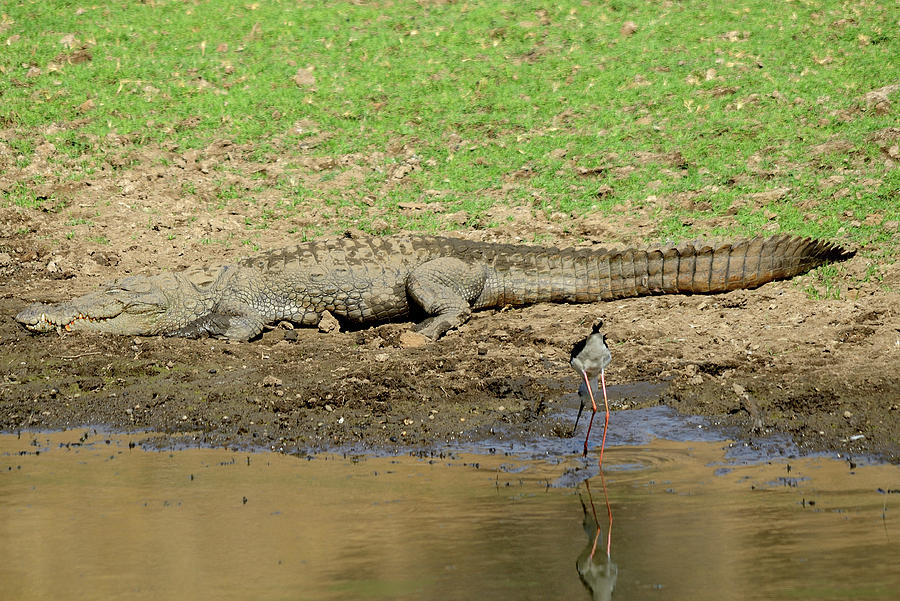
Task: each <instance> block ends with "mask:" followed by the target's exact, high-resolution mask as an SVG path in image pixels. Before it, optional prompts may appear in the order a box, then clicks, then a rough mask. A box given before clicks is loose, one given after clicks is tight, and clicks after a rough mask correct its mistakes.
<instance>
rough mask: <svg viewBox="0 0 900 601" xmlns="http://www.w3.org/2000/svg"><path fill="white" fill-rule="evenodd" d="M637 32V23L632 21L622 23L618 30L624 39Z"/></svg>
mask: <svg viewBox="0 0 900 601" xmlns="http://www.w3.org/2000/svg"><path fill="white" fill-rule="evenodd" d="M637 30H638V26H637V23H635V22H634V21H625V22H624V23H622V29H620V30H619V33H621V34H622V35H623V36H625V37H628V36H630V35H631V34H633V33H634V32H635V31H637Z"/></svg>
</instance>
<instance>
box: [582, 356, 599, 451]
mask: <svg viewBox="0 0 900 601" xmlns="http://www.w3.org/2000/svg"><path fill="white" fill-rule="evenodd" d="M581 375H583V376H584V383H585V384H586V385H587V389H588V394H589V395H590V397H591V421H589V422H588V430H587V434H586V435H585V437H584V454H582V457H587V451H588V449H587V446H588V440H589V439H590V438H591V426H593V425H594V415H596V413H597V403H596V402H595V401H594V391H592V390H591V382H590V380H589V379H588V375H587V372H586V371H583V370H582V372H581Z"/></svg>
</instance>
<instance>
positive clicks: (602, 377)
mask: <svg viewBox="0 0 900 601" xmlns="http://www.w3.org/2000/svg"><path fill="white" fill-rule="evenodd" d="M600 383H601V384H603V406H604V407H605V408H606V422H605V423H604V424H603V442H601V443H600V467H601V468H602V467H603V449H604V448H606V431H607V430H608V429H609V401H608V400H607V399H606V374H605V373H604V370H602V369H601V370H600ZM592 400H593V399H592ZM585 444H587V443H585Z"/></svg>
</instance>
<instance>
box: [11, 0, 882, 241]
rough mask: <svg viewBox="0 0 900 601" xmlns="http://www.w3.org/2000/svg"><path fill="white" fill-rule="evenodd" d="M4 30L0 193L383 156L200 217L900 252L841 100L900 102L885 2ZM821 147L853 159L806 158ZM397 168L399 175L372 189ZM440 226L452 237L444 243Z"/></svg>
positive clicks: (851, 110)
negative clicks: (607, 226) (518, 222)
mask: <svg viewBox="0 0 900 601" xmlns="http://www.w3.org/2000/svg"><path fill="white" fill-rule="evenodd" d="M2 12H3V15H2V18H0V41H2V42H6V45H5V46H4V52H3V53H2V54H0V127H2V128H4V129H5V131H6V132H7V135H5V136H3V137H2V138H0V147H2V146H5V147H6V148H4V149H3V150H4V153H5V156H7V157H9V161H6V162H0V169H2V170H4V171H8V170H9V169H12V168H20V169H21V168H26V167H28V166H29V165H32V164H33V163H34V162H35V161H36V160H38V154H39V150H38V149H39V147H40V146H41V144H43V143H46V142H49V143H52V144H53V145H54V146H55V147H56V149H57V150H58V153H59V155H60V156H61V157H63V158H65V157H68V158H69V159H71V161H72V162H70V163H67V164H65V165H60V166H59V171H66V173H65V177H66V178H68V179H72V180H74V181H78V179H79V178H82V177H91V176H92V174H94V175H95V170H96V169H97V168H99V167H100V166H102V165H104V164H105V161H107V160H108V155H109V154H115V153H119V156H120V157H121V160H120V161H118V162H116V163H112V165H111V169H112V170H113V171H115V170H123V169H128V168H130V167H133V166H134V164H135V161H136V160H138V159H136V158H135V156H136V155H135V154H134V153H133V152H132V151H134V150H136V149H139V148H141V147H145V146H157V147H162V146H165V147H168V148H175V149H177V152H187V151H189V150H191V149H200V148H204V147H206V146H207V145H208V144H210V143H211V142H212V141H214V140H219V139H226V138H227V139H229V140H232V141H233V142H234V143H236V144H243V145H247V147H249V149H250V150H249V151H248V152H247V155H246V158H247V160H252V161H255V162H258V163H268V162H273V161H275V160H277V159H284V160H285V161H286V164H288V165H289V166H290V165H295V166H296V165H299V164H301V162H302V160H303V159H304V158H307V157H310V156H312V157H341V156H344V155H350V154H353V155H354V156H359V157H363V158H360V159H359V161H361V162H366V160H367V159H365V158H364V157H370V156H373V155H374V153H382V152H386V151H387V152H386V154H385V155H383V157H382V158H380V159H371V160H368V163H367V166H368V167H372V169H370V170H369V171H368V172H367V175H366V176H365V177H364V178H362V180H361V181H353V182H352V183H350V184H349V185H348V186H347V187H346V188H341V189H336V188H335V187H334V186H333V185H332V183H333V182H334V180H336V179H337V178H339V177H340V176H341V174H342V173H343V172H344V171H345V170H346V169H347V167H346V165H335V166H333V167H328V168H325V169H323V170H322V172H321V173H316V174H314V176H311V177H305V178H303V180H302V181H301V182H299V183H297V182H295V183H290V182H288V181H286V180H285V179H282V180H279V181H276V182H274V183H272V182H269V183H266V181H267V180H263V179H261V178H260V179H258V180H257V183H259V186H257V187H256V188H246V189H245V188H243V187H241V186H238V185H236V184H234V183H226V180H225V179H222V180H221V184H220V185H219V187H218V190H217V192H216V193H215V196H214V197H213V198H205V199H204V201H205V202H204V203H203V204H204V205H205V206H207V207H209V210H219V209H222V208H224V207H225V206H227V207H229V209H232V210H236V211H238V212H241V207H242V206H243V205H245V204H247V203H250V204H252V203H253V202H254V201H255V200H254V199H255V198H256V196H257V194H258V193H259V191H260V190H264V189H266V188H268V187H272V186H274V187H275V188H276V189H277V190H278V191H279V192H281V193H282V197H283V199H284V200H283V202H282V203H280V205H279V207H278V209H277V210H275V211H274V212H273V213H270V214H267V215H266V216H265V217H264V219H263V222H260V221H259V220H258V219H254V220H253V221H252V222H248V223H247V227H248V228H250V229H256V228H261V227H267V225H266V224H267V223H269V222H272V221H274V220H278V219H287V218H292V217H295V216H296V215H298V214H301V213H303V212H304V211H305V210H307V209H308V208H309V207H310V206H311V204H317V205H322V204H325V205H331V206H334V207H336V208H339V209H341V210H342V211H347V214H348V215H349V217H347V218H346V219H345V220H344V221H341V222H340V223H339V224H337V225H338V226H339V227H347V226H353V227H360V228H362V229H365V230H370V231H378V232H379V233H382V232H394V231H400V230H405V229H415V230H423V231H438V230H441V229H447V228H451V227H472V226H478V227H490V226H492V225H496V222H495V221H494V220H492V219H491V218H489V216H488V214H489V212H490V210H491V208H492V207H494V206H495V205H497V204H498V203H499V204H503V205H510V206H525V207H528V208H529V209H531V210H533V211H534V212H535V213H538V212H543V213H544V214H546V215H552V214H554V213H563V214H565V215H571V216H574V217H575V218H579V217H582V216H585V215H587V214H589V213H592V212H612V211H614V210H617V207H618V210H624V211H625V214H631V213H633V212H634V211H636V210H641V209H642V210H645V211H648V213H649V216H650V217H651V218H652V219H653V221H654V223H655V225H656V227H655V229H654V230H653V232H652V233H650V234H648V236H649V237H650V238H653V239H655V240H665V239H684V238H692V237H696V236H699V235H748V234H754V233H758V232H759V231H761V230H762V231H768V230H772V229H776V230H781V231H787V232H793V233H797V234H802V235H810V236H822V237H845V238H849V239H851V240H852V241H854V242H856V243H859V244H870V243H873V244H889V245H896V236H893V234H892V233H891V232H888V231H887V230H886V229H885V228H884V227H883V223H884V222H886V221H892V220H894V221H895V220H898V219H900V208H898V204H900V203H898V202H897V196H898V190H900V176H898V170H897V169H896V166H894V167H893V168H892V167H890V166H889V165H887V163H886V160H885V158H886V157H885V154H884V151H883V149H881V148H880V147H879V146H878V145H877V144H876V143H875V142H873V141H872V140H871V135H872V132H875V131H878V130H881V129H884V128H887V127H890V126H896V124H897V118H898V108H897V105H900V93H897V94H895V95H894V97H893V98H892V108H891V109H890V111H889V112H887V113H886V114H879V113H878V112H876V111H875V110H873V109H872V108H871V107H867V106H866V105H865V103H863V102H861V100H860V98H861V96H862V95H863V94H865V93H866V92H869V91H871V90H873V89H877V88H880V87H882V86H885V85H888V84H892V83H896V82H898V81H900V61H898V60H897V58H896V57H898V56H900V36H897V35H895V34H896V24H897V23H898V20H900V8H898V5H897V4H896V3H895V2H888V1H878V0H875V1H871V2H859V3H855V2H838V1H831V0H829V1H824V0H823V1H816V0H804V1H802V2H801V1H795V2H775V3H773V2H767V1H763V0H739V1H737V2H733V3H728V4H726V5H715V4H714V5H710V4H709V3H707V2H701V1H699V0H686V1H684V2H678V3H666V4H661V3H648V2H644V1H639V0H616V1H613V2H603V3H591V5H585V4H584V3H582V2H580V1H574V0H572V1H564V2H557V3H553V4H546V3H542V2H532V1H515V2H512V1H508V2H504V1H498V2H484V3H476V2H466V3H450V4H446V5H445V4H440V3H435V4H429V3H419V2H406V1H398V2H389V3H388V2H371V3H366V4H364V5H358V4H357V3H350V2H335V1H330V2H314V3H298V2H295V1H286V0H285V1H269V2H258V3H250V2H246V1H245V0H242V1H240V2H234V1H230V0H221V1H216V2H203V1H197V2H189V3H186V2H181V1H166V0H157V1H156V2H152V3H136V2H116V3H97V4H83V5H80V4H77V3H74V4H73V3H71V2H65V1H55V2H54V1H49V2H47V1H37V0H33V1H32V0H29V1H22V0H19V1H16V0H11V1H10V2H6V3H4V5H3V8H2ZM627 20H630V21H634V22H635V23H637V25H638V29H637V31H636V32H635V33H634V34H633V35H630V36H626V35H622V33H621V32H620V29H621V27H622V24H623V23H624V22H625V21H627ZM73 36H74V37H73ZM63 42H65V43H63ZM88 54H89V55H90V58H89V59H87V58H86V57H87V55H88ZM298 124H301V126H300V127H298ZM109 134H116V135H118V136H120V137H121V139H123V140H125V142H124V147H123V148H121V149H119V148H116V147H112V146H111V145H110V144H109V142H108V140H109V138H108V136H109ZM835 139H839V140H842V141H845V142H846V143H847V144H846V145H845V146H838V147H836V150H834V151H828V150H827V149H826V150H825V151H820V152H819V151H815V150H814V148H815V147H816V146H817V145H820V144H824V143H827V142H829V141H832V140H835ZM305 144H306V145H308V146H304V145H305ZM392 148H393V149H395V150H393V151H391V150H390V149H392ZM401 149H405V150H401ZM407 151H408V152H407ZM409 153H412V154H414V155H415V157H416V159H417V160H418V163H417V165H418V168H417V169H416V170H413V171H411V172H410V173H409V174H408V175H407V176H406V177H405V178H403V180H402V182H400V183H397V184H396V185H388V184H389V183H391V180H390V177H391V175H390V173H391V170H392V169H393V168H395V167H396V166H397V165H398V164H400V163H401V162H402V161H403V160H404V158H405V157H406V156H407V154H409ZM600 167H603V169H600V170H598V171H596V172H595V173H589V174H587V175H586V176H582V175H579V173H578V168H582V169H588V170H590V169H593V168H600ZM216 169H217V170H216V171H213V172H212V175H215V176H219V175H223V176H224V173H222V172H221V171H219V169H221V167H217V168H216ZM73 171H74V172H75V173H73ZM78 172H82V175H78ZM516 172H519V173H520V175H518V176H516V177H512V174H515V173H516ZM247 175H248V176H249V175H250V174H247ZM832 175H841V176H842V177H843V180H842V181H841V182H840V183H834V184H827V183H825V182H826V181H827V178H829V176H832ZM504 184H506V187H505V188H504ZM778 188H786V189H787V190H788V192H787V193H786V194H784V195H783V196H781V197H778V198H772V199H766V198H763V199H759V200H750V201H748V199H752V198H753V197H752V196H751V195H753V194H757V193H764V192H767V191H771V190H774V189H778ZM427 190H440V191H441V192H442V196H441V197H440V209H441V212H440V213H439V212H437V211H423V212H418V213H416V214H414V215H407V214H404V213H403V212H402V211H400V210H398V208H397V207H398V205H399V204H401V203H408V202H432V201H431V200H430V199H429V198H428V196H427V195H426V194H425V191H427ZM181 191H182V193H183V194H184V195H185V196H188V197H190V196H194V195H195V194H197V190H196V188H195V187H194V183H192V182H185V183H183V184H181ZM601 191H602V193H601V194H600V195H599V197H598V192H601ZM2 193H3V197H2V198H0V205H2V204H3V203H5V204H7V205H9V204H13V205H18V206H22V207H28V208H32V209H38V208H40V207H45V206H46V205H47V204H48V200H47V199H40V198H38V197H37V195H36V194H35V193H34V192H33V190H32V187H30V186H29V185H28V184H26V183H22V184H21V185H19V184H16V185H14V186H11V187H10V186H7V189H5V190H4V191H3V192H2ZM367 195H370V196H374V197H375V198H376V201H375V208H377V209H378V212H377V215H374V216H372V215H370V214H371V213H372V212H371V211H370V210H369V205H368V204H365V203H363V202H362V199H363V198H364V197H366V196H367ZM686 195H689V196H691V198H692V200H693V208H691V207H690V206H683V205H682V204H681V203H679V202H677V199H679V198H683V197H685V196H686ZM423 198H424V200H423ZM673 199H675V201H673ZM50 204H53V203H52V202H51V203H50ZM456 212H463V213H465V215H467V219H465V220H462V221H461V222H459V221H457V222H447V221H446V220H443V219H442V218H441V213H443V214H451V213H456ZM729 212H730V213H732V214H731V215H730V217H731V219H729V220H726V221H725V223H724V224H720V223H717V222H714V221H711V219H712V218H714V217H720V216H723V215H726V214H728V213H729ZM871 215H874V216H875V217H870V216H871ZM892 247H893V246H892Z"/></svg>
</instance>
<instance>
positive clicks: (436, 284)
mask: <svg viewBox="0 0 900 601" xmlns="http://www.w3.org/2000/svg"><path fill="white" fill-rule="evenodd" d="M485 279H486V275H485V269H484V266H483V265H472V264H470V263H466V262H465V261H462V260H460V259H455V258H452V257H440V258H438V259H433V260H431V261H428V262H426V263H422V264H421V265H419V266H417V267H416V268H415V269H413V270H412V271H411V272H410V274H409V276H408V277H407V280H406V292H407V294H409V297H410V298H411V299H412V300H413V301H414V302H415V303H416V304H418V305H419V306H420V307H422V309H424V310H425V313H427V314H428V315H429V316H430V317H428V318H427V319H425V320H423V321H422V322H421V323H419V324H417V325H416V327H415V330H416V331H417V332H420V333H421V334H423V335H424V336H427V337H428V338H431V339H436V338H439V337H440V336H441V335H442V334H443V333H444V332H446V331H447V330H449V329H451V328H455V327H458V326H460V325H462V324H464V323H465V322H466V321H468V319H469V316H470V315H471V314H472V309H471V304H472V302H473V301H474V300H475V299H477V298H478V296H479V295H480V294H481V291H482V290H483V289H484V283H485Z"/></svg>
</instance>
